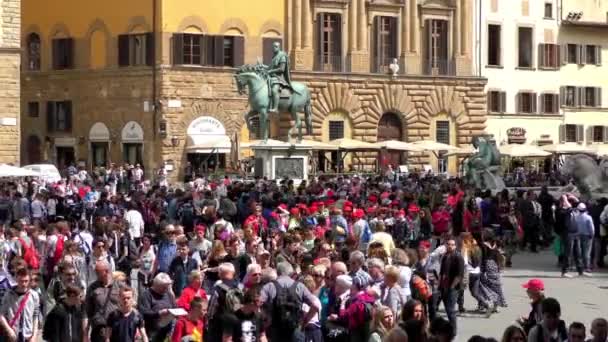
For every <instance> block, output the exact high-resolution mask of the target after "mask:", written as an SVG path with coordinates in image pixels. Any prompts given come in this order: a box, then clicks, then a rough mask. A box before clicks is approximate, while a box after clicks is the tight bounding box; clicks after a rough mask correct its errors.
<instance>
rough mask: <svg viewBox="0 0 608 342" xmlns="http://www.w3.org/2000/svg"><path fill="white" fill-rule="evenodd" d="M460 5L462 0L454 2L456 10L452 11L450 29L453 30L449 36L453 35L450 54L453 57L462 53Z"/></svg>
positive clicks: (462, 26) (462, 29) (462, 30)
mask: <svg viewBox="0 0 608 342" xmlns="http://www.w3.org/2000/svg"><path fill="white" fill-rule="evenodd" d="M462 5H463V0H458V1H457V2H456V10H455V11H454V24H453V25H452V29H453V30H454V31H453V32H451V36H452V37H453V38H452V39H453V40H454V42H453V44H452V46H453V47H454V51H453V52H452V55H453V56H454V57H458V56H460V55H461V54H462V41H461V37H462V33H463V32H464V25H463V21H462V15H461V10H462V7H463V6H462Z"/></svg>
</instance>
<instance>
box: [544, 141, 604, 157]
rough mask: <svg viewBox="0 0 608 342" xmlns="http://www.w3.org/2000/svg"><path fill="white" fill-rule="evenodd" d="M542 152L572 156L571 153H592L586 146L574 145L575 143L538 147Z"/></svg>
mask: <svg viewBox="0 0 608 342" xmlns="http://www.w3.org/2000/svg"><path fill="white" fill-rule="evenodd" d="M540 148H541V149H542V150H543V151H547V152H551V153H556V154H572V153H591V152H593V151H592V149H591V148H589V147H588V146H584V145H580V144H575V143H571V144H568V143H564V144H551V145H543V146H541V147H540Z"/></svg>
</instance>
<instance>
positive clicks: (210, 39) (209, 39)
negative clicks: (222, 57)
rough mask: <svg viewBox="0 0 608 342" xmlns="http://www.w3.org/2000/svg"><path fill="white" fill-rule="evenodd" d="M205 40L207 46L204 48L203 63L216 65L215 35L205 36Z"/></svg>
mask: <svg viewBox="0 0 608 342" xmlns="http://www.w3.org/2000/svg"><path fill="white" fill-rule="evenodd" d="M203 41H204V42H205V46H204V47H205V48H204V49H203V52H204V55H205V62H204V63H203V65H214V62H215V53H214V36H205V37H204V38H203Z"/></svg>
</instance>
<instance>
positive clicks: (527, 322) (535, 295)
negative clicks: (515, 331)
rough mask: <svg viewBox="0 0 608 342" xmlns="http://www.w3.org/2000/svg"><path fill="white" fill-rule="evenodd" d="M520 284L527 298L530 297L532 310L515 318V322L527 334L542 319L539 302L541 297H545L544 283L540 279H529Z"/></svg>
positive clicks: (541, 299)
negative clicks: (526, 314) (526, 315)
mask: <svg viewBox="0 0 608 342" xmlns="http://www.w3.org/2000/svg"><path fill="white" fill-rule="evenodd" d="M521 286H522V287H523V288H524V289H526V294H527V295H528V298H530V305H531V306H532V310H531V311H530V313H529V314H528V317H527V318H526V317H524V316H521V317H520V318H519V319H518V320H517V323H519V325H521V327H522V328H523V329H524V331H525V332H526V334H528V333H529V332H530V330H531V329H532V328H533V327H534V326H535V325H537V324H538V323H540V321H542V319H543V313H542V310H541V303H542V301H543V299H545V283H544V282H543V281H542V280H540V279H530V280H528V281H527V282H525V283H523V284H522V285H521Z"/></svg>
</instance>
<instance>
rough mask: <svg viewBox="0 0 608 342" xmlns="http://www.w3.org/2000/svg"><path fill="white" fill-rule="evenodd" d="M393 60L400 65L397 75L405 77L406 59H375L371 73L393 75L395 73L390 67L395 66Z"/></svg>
mask: <svg viewBox="0 0 608 342" xmlns="http://www.w3.org/2000/svg"><path fill="white" fill-rule="evenodd" d="M393 60H397V65H399V72H397V75H405V59H404V58H374V59H373V60H372V65H371V71H372V72H373V73H376V74H386V75H392V74H393V72H392V71H391V69H390V65H391V64H393Z"/></svg>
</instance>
